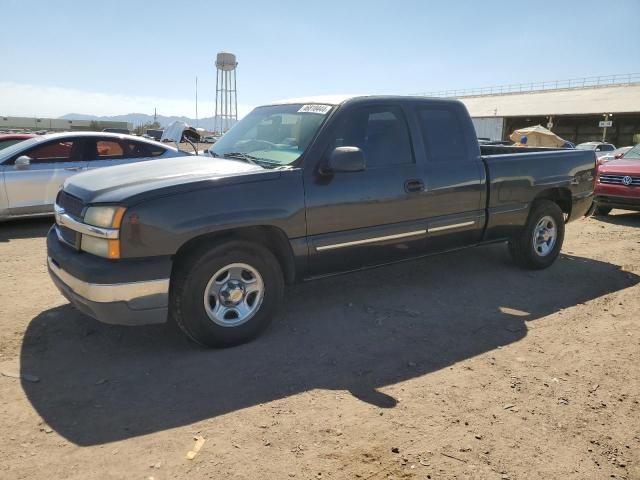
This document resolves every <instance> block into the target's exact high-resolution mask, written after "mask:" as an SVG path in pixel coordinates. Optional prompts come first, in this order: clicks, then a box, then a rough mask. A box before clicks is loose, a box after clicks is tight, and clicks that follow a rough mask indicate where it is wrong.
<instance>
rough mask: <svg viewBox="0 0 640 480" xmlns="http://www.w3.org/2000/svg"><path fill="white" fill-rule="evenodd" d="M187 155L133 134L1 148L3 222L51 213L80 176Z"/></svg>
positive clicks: (60, 136)
mask: <svg viewBox="0 0 640 480" xmlns="http://www.w3.org/2000/svg"><path fill="white" fill-rule="evenodd" d="M182 155H184V153H181V152H179V151H178V150H177V149H175V148H173V147H171V146H169V145H162V144H160V143H158V142H155V141H149V140H145V139H142V138H140V137H133V136H131V135H117V134H113V133H95V132H67V133H56V134H52V135H38V136H35V135H34V136H32V138H29V139H27V140H23V141H22V142H20V143H16V144H14V145H11V146H10V147H7V148H5V149H3V150H0V220H6V219H9V218H15V217H23V216H34V215H36V216H37V215H51V214H52V213H53V204H54V202H55V198H56V195H57V194H58V190H60V188H62V184H63V182H64V181H65V180H66V179H67V178H68V177H70V176H71V175H74V174H76V173H78V172H81V171H85V170H93V169H95V168H100V167H107V166H111V165H121V164H125V163H135V162H141V161H145V160H156V159H161V158H168V157H177V156H182Z"/></svg>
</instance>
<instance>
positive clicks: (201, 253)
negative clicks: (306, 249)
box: [170, 241, 284, 347]
mask: <svg viewBox="0 0 640 480" xmlns="http://www.w3.org/2000/svg"><path fill="white" fill-rule="evenodd" d="M171 281H172V292H171V305H170V308H171V316H172V318H173V320H174V321H175V322H176V323H177V325H178V326H179V327H180V329H181V330H182V331H183V332H184V333H185V334H186V335H187V337H189V338H190V339H192V340H193V341H195V342H197V343H199V344H201V345H204V346H207V347H228V346H232V345H238V344H241V343H245V342H247V341H249V340H251V339H253V338H254V337H256V336H257V335H258V334H259V333H260V332H261V331H262V330H264V329H265V328H266V327H267V326H268V325H269V323H270V322H271V320H272V318H273V317H274V316H275V313H276V311H277V309H278V308H279V306H280V304H281V302H282V297H283V292H284V280H283V275H282V270H281V269H280V265H279V263H278V261H277V260H276V258H275V257H274V255H273V254H272V253H271V252H270V251H269V250H268V249H266V248H264V247H262V246H260V245H257V244H253V243H249V242H244V241H229V242H225V243H222V244H218V245H215V246H204V247H201V248H199V249H197V250H196V251H195V252H194V253H192V254H190V255H189V256H188V257H186V258H183V259H182V260H181V261H180V263H179V264H178V265H177V266H176V272H175V274H174V275H173V277H172V280H171Z"/></svg>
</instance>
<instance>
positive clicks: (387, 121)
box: [330, 106, 413, 168]
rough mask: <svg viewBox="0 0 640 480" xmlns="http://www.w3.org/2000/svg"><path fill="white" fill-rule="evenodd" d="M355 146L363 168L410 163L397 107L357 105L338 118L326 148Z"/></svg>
mask: <svg viewBox="0 0 640 480" xmlns="http://www.w3.org/2000/svg"><path fill="white" fill-rule="evenodd" d="M346 146H350V147H359V148H360V149H361V150H362V151H363V152H364V155H365V158H366V161H367V168H377V167H388V166H392V165H402V164H408V163H413V154H412V150H411V139H410V137H409V130H408V128H407V122H406V120H405V117H404V114H403V113H402V110H401V109H400V107H393V106H380V107H365V108H357V109H355V110H353V111H351V112H349V113H347V114H346V115H345V116H344V117H343V118H342V120H341V121H340V123H339V125H338V127H337V130H336V132H335V136H334V140H333V142H332V144H331V146H330V149H333V148H336V147H346Z"/></svg>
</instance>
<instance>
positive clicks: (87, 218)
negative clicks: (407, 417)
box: [84, 207, 125, 228]
mask: <svg viewBox="0 0 640 480" xmlns="http://www.w3.org/2000/svg"><path fill="white" fill-rule="evenodd" d="M124 210H125V209H124V207H89V208H88V209H87V211H86V213H85V214H84V223H88V224H89V225H93V226H95V227H102V228H120V223H121V222H122V217H123V216H124Z"/></svg>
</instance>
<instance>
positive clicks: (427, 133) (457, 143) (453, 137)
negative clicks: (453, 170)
mask: <svg viewBox="0 0 640 480" xmlns="http://www.w3.org/2000/svg"><path fill="white" fill-rule="evenodd" d="M418 122H419V124H420V131H421V133H422V138H423V141H424V144H425V148H426V151H427V155H428V160H429V161H430V162H464V161H467V160H469V158H470V157H469V155H468V154H467V148H466V144H465V138H466V137H465V135H464V130H463V127H462V125H461V123H460V117H459V115H458V113H457V112H456V111H455V110H454V109H453V108H450V107H444V106H443V107H440V106H419V107H418Z"/></svg>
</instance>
